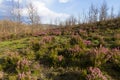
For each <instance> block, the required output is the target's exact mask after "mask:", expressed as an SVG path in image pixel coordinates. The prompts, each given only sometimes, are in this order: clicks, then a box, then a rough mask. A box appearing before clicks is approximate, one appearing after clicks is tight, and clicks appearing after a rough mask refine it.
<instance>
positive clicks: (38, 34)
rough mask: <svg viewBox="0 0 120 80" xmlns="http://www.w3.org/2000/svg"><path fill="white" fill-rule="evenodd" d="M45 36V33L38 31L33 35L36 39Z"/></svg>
mask: <svg viewBox="0 0 120 80" xmlns="http://www.w3.org/2000/svg"><path fill="white" fill-rule="evenodd" d="M45 35H47V32H46V31H40V32H36V33H34V34H33V36H35V37H37V36H45Z"/></svg>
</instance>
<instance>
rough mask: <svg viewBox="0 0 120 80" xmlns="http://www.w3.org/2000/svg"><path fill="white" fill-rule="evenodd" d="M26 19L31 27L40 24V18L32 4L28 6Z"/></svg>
mask: <svg viewBox="0 0 120 80" xmlns="http://www.w3.org/2000/svg"><path fill="white" fill-rule="evenodd" d="M27 8H28V18H29V20H30V23H31V24H32V25H38V24H40V16H39V15H38V12H37V8H35V7H34V5H33V4H32V3H30V4H29V5H28V7H27Z"/></svg>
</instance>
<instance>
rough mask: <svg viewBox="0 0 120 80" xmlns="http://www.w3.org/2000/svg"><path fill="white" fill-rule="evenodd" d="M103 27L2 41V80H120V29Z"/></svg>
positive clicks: (66, 29) (79, 27)
mask: <svg viewBox="0 0 120 80" xmlns="http://www.w3.org/2000/svg"><path fill="white" fill-rule="evenodd" d="M118 22H119V21H118ZM101 23H102V22H101ZM101 23H99V22H98V23H97V24H95V25H93V24H86V25H78V26H76V27H65V28H55V29H49V30H44V31H38V32H34V33H33V34H31V35H29V36H25V37H24V38H22V37H21V38H19V39H17V38H16V39H12V38H11V39H8V40H3V41H1V42H0V79H3V80H120V27H114V26H116V25H118V24H117V23H116V21H115V22H113V23H114V24H111V23H110V24H111V25H112V26H113V27H114V28H113V27H112V26H111V25H109V26H108V24H107V25H106V24H104V23H102V24H101ZM105 25H106V26H105ZM90 26H92V27H90ZM107 26H108V27H107Z"/></svg>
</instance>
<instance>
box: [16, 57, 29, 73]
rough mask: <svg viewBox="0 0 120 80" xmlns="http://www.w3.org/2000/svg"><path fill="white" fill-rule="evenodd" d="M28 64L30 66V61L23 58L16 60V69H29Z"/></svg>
mask: <svg viewBox="0 0 120 80" xmlns="http://www.w3.org/2000/svg"><path fill="white" fill-rule="evenodd" d="M29 66H30V61H28V60H27V59H25V58H24V59H22V60H19V61H18V62H17V70H19V71H26V70H27V69H29Z"/></svg>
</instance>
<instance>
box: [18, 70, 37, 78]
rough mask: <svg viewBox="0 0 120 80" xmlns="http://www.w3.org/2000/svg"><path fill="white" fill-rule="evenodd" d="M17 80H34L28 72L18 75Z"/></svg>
mask: <svg viewBox="0 0 120 80" xmlns="http://www.w3.org/2000/svg"><path fill="white" fill-rule="evenodd" d="M18 80H36V79H34V78H33V76H32V74H31V72H30V71H28V72H22V73H18Z"/></svg>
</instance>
